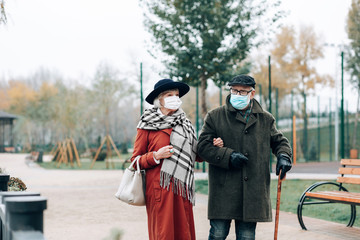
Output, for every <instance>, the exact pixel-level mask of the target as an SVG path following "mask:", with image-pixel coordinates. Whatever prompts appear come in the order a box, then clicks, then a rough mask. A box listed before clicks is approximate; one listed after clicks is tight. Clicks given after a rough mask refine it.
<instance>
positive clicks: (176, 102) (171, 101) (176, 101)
mask: <svg viewBox="0 0 360 240" xmlns="http://www.w3.org/2000/svg"><path fill="white" fill-rule="evenodd" d="M181 104H182V101H181V100H180V98H179V97H178V96H171V97H166V98H164V107H165V108H167V109H171V110H177V109H179V108H180V106H181Z"/></svg>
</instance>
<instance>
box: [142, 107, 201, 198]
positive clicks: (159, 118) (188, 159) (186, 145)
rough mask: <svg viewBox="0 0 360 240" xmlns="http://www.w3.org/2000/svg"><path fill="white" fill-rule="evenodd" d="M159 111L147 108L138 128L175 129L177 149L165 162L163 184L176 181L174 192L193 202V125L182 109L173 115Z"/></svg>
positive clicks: (194, 139) (173, 130)
mask: <svg viewBox="0 0 360 240" xmlns="http://www.w3.org/2000/svg"><path fill="white" fill-rule="evenodd" d="M157 110H158V109H157V108H151V109H146V110H145V111H144V114H143V115H142V116H141V118H140V122H139V124H138V126H137V128H140V129H145V130H153V131H158V130H161V129H168V128H172V132H171V135H170V145H172V146H173V148H174V154H173V155H172V156H171V157H170V158H166V159H164V161H163V164H162V167H161V171H160V186H161V187H163V188H167V190H169V187H170V182H173V189H172V191H173V192H174V193H175V194H178V195H181V196H182V197H184V198H185V197H186V198H187V199H188V200H189V201H190V202H191V203H192V204H193V205H194V203H195V183H194V163H195V159H196V147H197V140H196V137H195V131H194V128H193V126H192V124H191V122H190V120H189V119H187V118H186V115H185V112H184V111H183V110H182V109H181V108H180V109H178V110H177V111H176V112H175V113H174V114H173V115H170V116H166V115H162V114H159V113H158V112H157Z"/></svg>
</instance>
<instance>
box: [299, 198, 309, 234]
mask: <svg viewBox="0 0 360 240" xmlns="http://www.w3.org/2000/svg"><path fill="white" fill-rule="evenodd" d="M305 199H306V196H305V193H303V195H302V196H301V198H300V200H299V204H298V208H297V217H298V221H299V224H300V226H301V228H302V229H303V230H307V229H306V227H305V224H304V221H303V219H302V208H303V204H304V201H305Z"/></svg>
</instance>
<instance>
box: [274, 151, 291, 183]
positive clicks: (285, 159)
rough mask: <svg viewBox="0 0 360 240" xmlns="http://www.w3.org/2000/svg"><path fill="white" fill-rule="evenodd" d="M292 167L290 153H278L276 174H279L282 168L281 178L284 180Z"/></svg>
mask: <svg viewBox="0 0 360 240" xmlns="http://www.w3.org/2000/svg"><path fill="white" fill-rule="evenodd" d="M291 167H292V164H291V160H290V157H289V155H287V154H286V153H279V154H278V155H277V163H276V175H279V173H280V170H281V174H280V179H281V180H282V179H283V178H284V177H285V175H286V173H287V172H288V171H289V170H290V169H291Z"/></svg>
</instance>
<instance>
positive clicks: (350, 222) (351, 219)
mask: <svg viewBox="0 0 360 240" xmlns="http://www.w3.org/2000/svg"><path fill="white" fill-rule="evenodd" d="M355 219H356V206H355V205H351V217H350V221H349V223H348V225H347V227H352V226H353V225H354V223H355Z"/></svg>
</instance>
